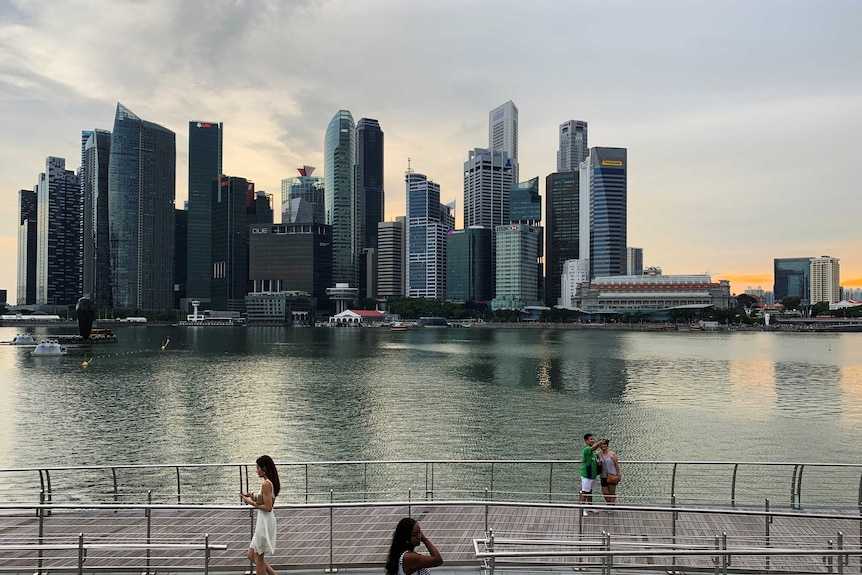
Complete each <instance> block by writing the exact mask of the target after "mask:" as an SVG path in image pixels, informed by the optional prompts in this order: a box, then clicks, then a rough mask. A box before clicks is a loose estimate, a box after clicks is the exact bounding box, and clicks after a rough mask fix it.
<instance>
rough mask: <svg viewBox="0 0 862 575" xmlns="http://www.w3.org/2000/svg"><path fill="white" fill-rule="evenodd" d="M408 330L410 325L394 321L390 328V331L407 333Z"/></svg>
mask: <svg viewBox="0 0 862 575" xmlns="http://www.w3.org/2000/svg"><path fill="white" fill-rule="evenodd" d="M408 329H410V324H409V323H404V322H402V321H393V322H392V323H391V324H390V326H389V331H407V330H408Z"/></svg>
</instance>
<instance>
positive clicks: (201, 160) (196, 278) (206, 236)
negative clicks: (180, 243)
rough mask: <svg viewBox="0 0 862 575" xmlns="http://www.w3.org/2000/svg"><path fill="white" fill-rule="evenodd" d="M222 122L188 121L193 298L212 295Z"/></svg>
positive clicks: (190, 294)
mask: <svg viewBox="0 0 862 575" xmlns="http://www.w3.org/2000/svg"><path fill="white" fill-rule="evenodd" d="M223 139H224V126H223V124H222V123H221V122H195V121H193V122H189V209H188V211H189V214H188V218H189V223H188V240H187V246H188V247H187V251H186V257H187V258H188V265H187V268H186V269H187V270H188V273H187V275H186V277H187V281H188V284H187V286H186V294H187V296H188V297H190V298H194V299H198V300H201V299H202V300H208V299H209V298H210V296H211V290H212V287H211V282H212V278H213V267H212V211H213V196H212V190H213V182H214V181H215V180H217V179H218V177H219V176H220V175H221V173H222V141H223Z"/></svg>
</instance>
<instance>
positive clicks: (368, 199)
mask: <svg viewBox="0 0 862 575" xmlns="http://www.w3.org/2000/svg"><path fill="white" fill-rule="evenodd" d="M356 195H357V197H359V198H361V200H362V201H361V204H362V209H361V210H358V211H360V212H362V215H363V216H364V217H362V218H361V222H360V224H361V226H362V230H360V234H361V235H362V237H363V245H362V247H364V248H376V247H377V224H378V223H379V222H382V221H383V219H384V218H383V203H384V199H385V198H384V194H383V130H381V129H380V123H379V122H378V121H377V120H372V119H370V118H362V119H360V120H359V122H358V123H357V124H356Z"/></svg>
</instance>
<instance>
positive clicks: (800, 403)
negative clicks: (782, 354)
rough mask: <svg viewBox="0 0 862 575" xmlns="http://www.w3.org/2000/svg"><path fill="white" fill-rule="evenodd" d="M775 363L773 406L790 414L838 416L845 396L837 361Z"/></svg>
mask: <svg viewBox="0 0 862 575" xmlns="http://www.w3.org/2000/svg"><path fill="white" fill-rule="evenodd" d="M774 366H775V393H776V398H777V399H776V402H775V408H776V410H777V411H778V412H779V413H781V414H783V415H785V416H786V415H792V416H794V417H822V418H832V417H840V416H841V406H842V404H843V402H844V400H845V397H844V390H843V387H842V385H841V380H842V370H841V366H837V365H819V366H817V369H811V368H812V366H811V365H810V364H809V363H807V362H805V363H803V362H795V361H794V362H790V361H777V362H775V363H774Z"/></svg>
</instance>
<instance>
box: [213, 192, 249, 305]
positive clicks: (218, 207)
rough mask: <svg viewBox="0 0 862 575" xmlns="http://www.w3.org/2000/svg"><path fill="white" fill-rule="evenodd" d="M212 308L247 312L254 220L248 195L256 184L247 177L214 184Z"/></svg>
mask: <svg viewBox="0 0 862 575" xmlns="http://www.w3.org/2000/svg"><path fill="white" fill-rule="evenodd" d="M211 187H212V194H213V203H212V211H213V213H212V218H211V220H210V221H211V222H212V239H211V242H212V295H211V298H212V307H213V309H216V310H227V311H245V294H246V293H247V290H246V281H247V278H248V241H249V240H248V236H249V224H250V223H251V221H250V218H249V216H248V213H247V201H246V198H247V194H248V191H249V188H251V192H252V194H253V193H254V184H253V183H251V182H249V181H247V180H246V179H245V178H237V177H233V176H225V175H222V176H220V177H219V178H218V179H217V180H215V181H214V182H213V183H212V184H211Z"/></svg>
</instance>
